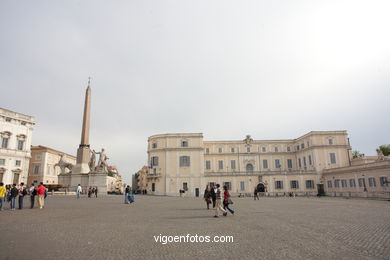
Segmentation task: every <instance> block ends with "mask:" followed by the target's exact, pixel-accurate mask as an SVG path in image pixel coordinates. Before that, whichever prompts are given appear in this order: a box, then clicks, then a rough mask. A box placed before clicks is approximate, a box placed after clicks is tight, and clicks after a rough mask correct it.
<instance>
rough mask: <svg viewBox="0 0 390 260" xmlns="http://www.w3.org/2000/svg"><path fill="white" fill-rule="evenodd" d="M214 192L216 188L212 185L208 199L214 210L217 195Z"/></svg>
mask: <svg viewBox="0 0 390 260" xmlns="http://www.w3.org/2000/svg"><path fill="white" fill-rule="evenodd" d="M216 190H217V188H216V187H215V185H213V186H212V187H211V189H210V197H211V200H212V202H213V208H215V201H216V199H217V195H216V194H215V192H216Z"/></svg>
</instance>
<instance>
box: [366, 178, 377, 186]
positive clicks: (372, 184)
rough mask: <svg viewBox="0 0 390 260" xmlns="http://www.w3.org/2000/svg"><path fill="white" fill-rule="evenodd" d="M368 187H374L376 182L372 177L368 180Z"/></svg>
mask: <svg viewBox="0 0 390 260" xmlns="http://www.w3.org/2000/svg"><path fill="white" fill-rule="evenodd" d="M368 186H370V187H376V181H375V178H374V177H370V178H368Z"/></svg>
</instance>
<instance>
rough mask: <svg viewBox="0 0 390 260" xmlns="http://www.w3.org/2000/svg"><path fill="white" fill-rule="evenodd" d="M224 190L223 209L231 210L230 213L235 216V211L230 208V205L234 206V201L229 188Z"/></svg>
mask: <svg viewBox="0 0 390 260" xmlns="http://www.w3.org/2000/svg"><path fill="white" fill-rule="evenodd" d="M223 189H224V192H223V209H224V210H229V211H230V213H232V215H234V210H232V209H231V208H229V204H233V201H232V200H231V199H230V193H229V191H228V188H227V186H226V185H225V186H223ZM226 215H227V214H226ZM226 215H225V216H226Z"/></svg>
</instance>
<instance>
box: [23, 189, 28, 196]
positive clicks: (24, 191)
mask: <svg viewBox="0 0 390 260" xmlns="http://www.w3.org/2000/svg"><path fill="white" fill-rule="evenodd" d="M22 194H23V196H26V195H27V191H26V189H25V188H23V191H22Z"/></svg>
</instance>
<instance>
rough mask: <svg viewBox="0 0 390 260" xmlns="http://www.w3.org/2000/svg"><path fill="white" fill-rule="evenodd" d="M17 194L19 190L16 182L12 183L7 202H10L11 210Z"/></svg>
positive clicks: (13, 207)
mask: <svg viewBox="0 0 390 260" xmlns="http://www.w3.org/2000/svg"><path fill="white" fill-rule="evenodd" d="M18 194H19V190H18V188H16V184H15V183H14V184H12V188H11V190H10V191H9V198H8V200H9V202H10V207H11V210H15V206H16V197H17V196H18Z"/></svg>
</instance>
